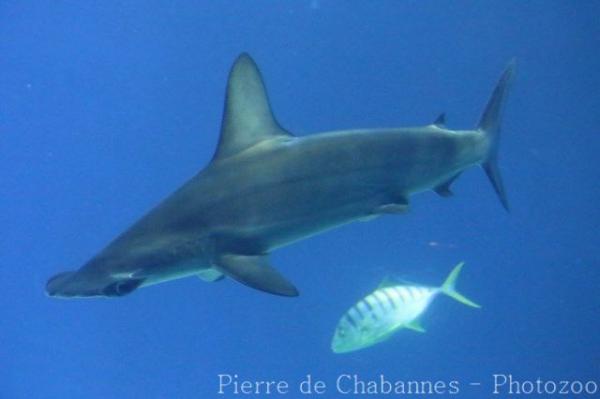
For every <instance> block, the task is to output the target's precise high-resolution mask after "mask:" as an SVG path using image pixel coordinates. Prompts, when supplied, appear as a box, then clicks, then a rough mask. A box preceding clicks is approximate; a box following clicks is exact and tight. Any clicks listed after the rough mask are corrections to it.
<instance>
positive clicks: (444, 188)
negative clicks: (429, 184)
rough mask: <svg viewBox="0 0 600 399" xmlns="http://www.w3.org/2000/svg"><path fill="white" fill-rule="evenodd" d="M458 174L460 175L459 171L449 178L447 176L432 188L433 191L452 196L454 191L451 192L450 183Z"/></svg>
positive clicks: (442, 195) (444, 195) (443, 195)
mask: <svg viewBox="0 0 600 399" xmlns="http://www.w3.org/2000/svg"><path fill="white" fill-rule="evenodd" d="M458 176H460V173H457V174H455V175H454V176H452V177H451V178H449V179H448V180H446V181H445V182H443V183H442V184H440V185H438V186H437V187H435V188H434V189H433V191H435V192H436V193H438V194H439V195H440V196H441V197H451V196H453V195H454V193H453V192H452V190H450V185H452V183H454V180H456V179H457V178H458Z"/></svg>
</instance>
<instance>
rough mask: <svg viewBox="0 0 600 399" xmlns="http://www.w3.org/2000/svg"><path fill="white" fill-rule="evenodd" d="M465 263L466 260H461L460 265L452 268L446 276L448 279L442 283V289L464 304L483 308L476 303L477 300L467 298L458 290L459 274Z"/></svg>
mask: <svg viewBox="0 0 600 399" xmlns="http://www.w3.org/2000/svg"><path fill="white" fill-rule="evenodd" d="M464 264H465V262H460V263H459V264H458V265H456V266H455V267H454V269H452V271H451V272H450V274H449V275H448V277H447V278H446V281H444V284H442V287H441V290H442V292H443V293H444V294H446V295H448V296H449V297H451V298H454V299H456V300H457V301H458V302H460V303H462V304H465V305H467V306H471V307H473V308H481V306H480V305H478V304H476V303H475V302H473V301H471V300H470V299H467V298H466V297H464V296H463V295H461V294H459V293H458V292H457V291H456V280H457V279H458V275H459V274H460V271H461V270H462V267H463V266H464Z"/></svg>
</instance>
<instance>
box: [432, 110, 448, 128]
mask: <svg viewBox="0 0 600 399" xmlns="http://www.w3.org/2000/svg"><path fill="white" fill-rule="evenodd" d="M433 125H434V126H437V127H440V128H444V127H446V113H445V112H442V113H441V114H440V116H438V117H437V118H436V119H435V121H433Z"/></svg>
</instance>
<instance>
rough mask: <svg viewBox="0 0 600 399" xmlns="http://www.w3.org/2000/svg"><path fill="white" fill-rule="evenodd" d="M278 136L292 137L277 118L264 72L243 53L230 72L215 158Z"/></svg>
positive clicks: (228, 155) (221, 157) (233, 153)
mask: <svg viewBox="0 0 600 399" xmlns="http://www.w3.org/2000/svg"><path fill="white" fill-rule="evenodd" d="M278 137H292V136H291V134H290V133H288V132H287V131H285V130H284V129H282V128H281V127H280V126H279V124H278V123H277V121H276V120H275V118H274V116H273V113H272V112H271V107H270V105H269V99H268V97H267V92H266V90H265V85H264V83H263V80H262V77H261V75H260V71H259V70H258V67H257V66H256V63H255V62H254V60H252V58H251V57H250V56H249V55H248V54H246V53H243V54H241V55H240V56H239V57H238V58H237V60H236V61H235V62H234V64H233V67H232V68H231V72H230V73H229V80H228V81H227V93H226V97H225V110H224V112H223V122H222V125H221V136H220V138H219V145H218V147H217V151H216V152H215V155H214V157H213V161H214V160H218V159H223V158H227V157H230V156H232V155H235V154H237V153H239V152H241V151H244V150H245V149H247V148H250V147H252V146H253V145H255V144H258V143H260V142H262V141H265V140H269V139H273V138H278Z"/></svg>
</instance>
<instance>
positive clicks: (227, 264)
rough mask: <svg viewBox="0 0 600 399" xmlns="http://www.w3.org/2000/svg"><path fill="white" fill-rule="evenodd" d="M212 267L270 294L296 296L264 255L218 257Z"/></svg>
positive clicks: (286, 281) (288, 283) (290, 286)
mask: <svg viewBox="0 0 600 399" xmlns="http://www.w3.org/2000/svg"><path fill="white" fill-rule="evenodd" d="M214 267H215V268H216V269H217V270H218V271H220V272H222V273H223V274H225V275H227V276H229V277H231V278H232V279H234V280H236V281H238V282H240V283H242V284H245V285H247V286H249V287H252V288H256V289H257V290H261V291H264V292H268V293H270V294H275V295H282V296H298V290H297V289H296V287H294V285H293V284H292V283H290V282H289V281H288V280H286V279H285V278H284V277H283V276H282V275H281V274H280V273H279V272H278V271H277V270H275V269H274V268H273V267H271V266H270V265H269V263H268V257H267V256H266V255H235V254H224V255H220V256H219V257H218V259H217V261H216V264H215V265H214Z"/></svg>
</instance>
